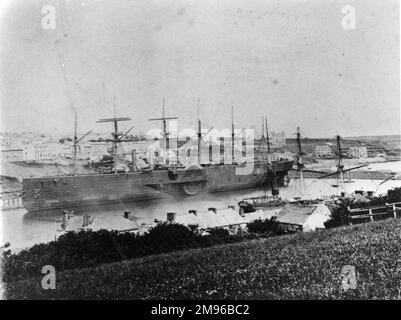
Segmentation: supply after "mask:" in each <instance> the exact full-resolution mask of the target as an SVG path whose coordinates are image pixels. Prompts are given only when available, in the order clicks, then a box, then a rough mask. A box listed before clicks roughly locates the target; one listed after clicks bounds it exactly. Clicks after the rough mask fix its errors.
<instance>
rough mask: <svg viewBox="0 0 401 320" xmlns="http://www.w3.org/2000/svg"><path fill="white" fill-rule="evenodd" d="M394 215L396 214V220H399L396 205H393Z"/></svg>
mask: <svg viewBox="0 0 401 320" xmlns="http://www.w3.org/2000/svg"><path fill="white" fill-rule="evenodd" d="M393 214H394V218H395V219H397V208H396V206H395V203H393Z"/></svg>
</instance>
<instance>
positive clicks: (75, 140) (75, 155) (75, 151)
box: [73, 109, 78, 175]
mask: <svg viewBox="0 0 401 320" xmlns="http://www.w3.org/2000/svg"><path fill="white" fill-rule="evenodd" d="M77 123H78V120H77V110H76V109H75V113H74V147H73V148H74V149H73V159H74V175H75V174H76V173H77V145H78V143H77V141H78V137H77V126H78V124H77Z"/></svg>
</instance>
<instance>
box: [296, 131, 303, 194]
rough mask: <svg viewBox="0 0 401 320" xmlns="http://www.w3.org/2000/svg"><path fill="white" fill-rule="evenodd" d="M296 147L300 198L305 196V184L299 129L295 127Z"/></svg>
mask: <svg viewBox="0 0 401 320" xmlns="http://www.w3.org/2000/svg"><path fill="white" fill-rule="evenodd" d="M297 145H298V160H297V166H298V171H299V179H300V181H301V193H302V197H304V196H305V184H304V167H305V165H304V163H303V161H302V154H303V153H302V148H301V129H300V128H299V127H297Z"/></svg>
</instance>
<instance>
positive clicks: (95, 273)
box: [6, 219, 401, 299]
mask: <svg viewBox="0 0 401 320" xmlns="http://www.w3.org/2000/svg"><path fill="white" fill-rule="evenodd" d="M346 265H352V266H354V267H355V269H356V272H357V288H356V289H355V290H348V291H344V289H342V285H341V281H342V275H341V270H342V268H343V267H344V266H346ZM56 278H57V282H56V289H55V290H43V289H42V288H41V278H31V279H28V280H21V281H17V282H13V283H9V284H8V285H7V288H6V297H7V298H8V299H21V298H22V299H23V298H34V299H35V298H38V299H42V298H45V299H65V298H71V299H98V298H101V299H198V298H205V299H208V298H211V299H223V298H230V299H332V298H334V299H337V298H345V299H355V298H356V299H358V298H365V299H374V298H380V299H400V298H401V221H400V220H394V219H390V220H386V221H381V222H373V223H367V224H364V225H357V226H353V227H342V228H338V229H329V230H323V231H318V232H313V233H304V234H295V235H291V236H280V237H274V238H268V239H265V240H253V241H247V242H241V243H236V244H229V245H222V246H216V247H212V248H205V249H195V250H187V251H182V252H175V253H171V254H163V255H155V256H149V257H145V258H141V259H134V260H128V261H124V262H118V263H112V264H107V265H102V266H99V267H94V268H88V269H82V270H70V271H64V272H59V273H57V274H56Z"/></svg>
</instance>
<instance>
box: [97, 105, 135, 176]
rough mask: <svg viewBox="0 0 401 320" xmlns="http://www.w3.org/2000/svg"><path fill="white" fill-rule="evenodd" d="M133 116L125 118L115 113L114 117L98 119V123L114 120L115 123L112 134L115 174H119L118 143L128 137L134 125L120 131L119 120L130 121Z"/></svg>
mask: <svg viewBox="0 0 401 320" xmlns="http://www.w3.org/2000/svg"><path fill="white" fill-rule="evenodd" d="M129 120H131V118H128V117H123V118H117V117H116V114H115V113H114V118H106V119H99V120H98V121H96V122H97V123H101V122H112V123H113V124H114V132H112V133H111V136H112V137H113V140H112V144H113V171H114V174H117V144H118V143H119V142H121V141H123V139H124V138H125V137H126V135H127V134H128V132H130V131H131V130H132V129H133V128H134V127H131V128H130V129H129V130H128V131H127V132H125V133H122V132H118V122H121V121H129Z"/></svg>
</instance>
